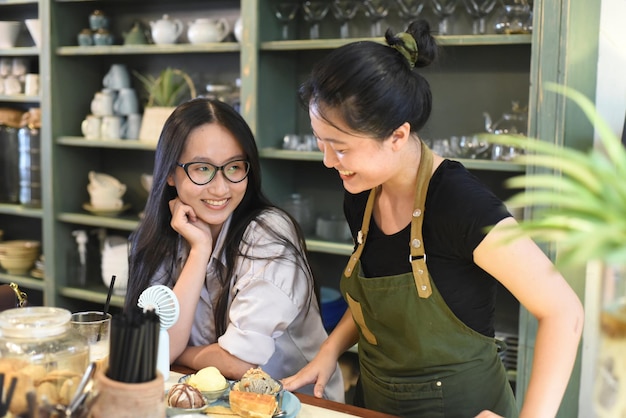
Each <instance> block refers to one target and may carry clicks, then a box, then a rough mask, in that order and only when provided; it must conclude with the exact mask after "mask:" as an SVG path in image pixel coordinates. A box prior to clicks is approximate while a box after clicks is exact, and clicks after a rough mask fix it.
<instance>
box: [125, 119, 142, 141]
mask: <svg viewBox="0 0 626 418" xmlns="http://www.w3.org/2000/svg"><path fill="white" fill-rule="evenodd" d="M141 121H142V115H141V113H131V114H130V115H128V116H126V135H124V138H125V139H139V132H140V131H141Z"/></svg>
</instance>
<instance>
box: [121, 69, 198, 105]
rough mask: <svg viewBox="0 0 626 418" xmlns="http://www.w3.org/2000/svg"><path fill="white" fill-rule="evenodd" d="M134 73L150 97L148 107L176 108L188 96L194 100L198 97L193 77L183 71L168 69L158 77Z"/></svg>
mask: <svg viewBox="0 0 626 418" xmlns="http://www.w3.org/2000/svg"><path fill="white" fill-rule="evenodd" d="M133 73H134V74H135V77H137V79H138V80H139V81H140V82H141V84H142V85H143V87H144V89H145V91H146V93H147V95H148V98H147V104H146V107H152V106H163V107H174V106H177V105H179V104H180V103H181V102H182V100H183V98H184V97H185V95H187V94H189V95H190V96H191V97H192V98H194V97H196V89H195V87H194V85H193V81H192V80H191V77H189V75H188V74H187V73H185V72H184V71H182V70H179V69H176V68H170V67H167V68H166V69H164V70H163V71H161V73H160V74H159V76H158V77H155V76H153V75H151V74H147V75H143V74H140V73H138V72H136V71H134V72H133Z"/></svg>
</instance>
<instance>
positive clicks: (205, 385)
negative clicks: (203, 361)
mask: <svg viewBox="0 0 626 418" xmlns="http://www.w3.org/2000/svg"><path fill="white" fill-rule="evenodd" d="M187 383H189V384H190V385H191V386H193V387H195V388H196V389H198V390H199V391H201V392H212V391H214V390H220V389H224V387H226V378H224V376H222V373H220V371H219V370H218V369H217V368H216V367H212V366H211V367H205V368H204V369H200V370H198V371H197V372H196V373H195V374H192V375H191V376H189V380H188V381H187Z"/></svg>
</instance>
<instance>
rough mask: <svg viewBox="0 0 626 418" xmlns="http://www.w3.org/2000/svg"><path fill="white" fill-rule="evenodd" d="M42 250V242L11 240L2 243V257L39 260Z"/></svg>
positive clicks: (0, 251)
mask: <svg viewBox="0 0 626 418" xmlns="http://www.w3.org/2000/svg"><path fill="white" fill-rule="evenodd" d="M40 250H41V242H40V241H34V240H9V241H2V242H0V256H4V257H9V258H15V257H27V256H28V257H30V256H33V257H35V258H37V256H38V255H39V251H40Z"/></svg>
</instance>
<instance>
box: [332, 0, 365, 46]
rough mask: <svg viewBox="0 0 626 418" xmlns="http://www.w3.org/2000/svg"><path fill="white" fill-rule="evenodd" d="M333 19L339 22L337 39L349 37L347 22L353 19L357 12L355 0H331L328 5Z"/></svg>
mask: <svg viewBox="0 0 626 418" xmlns="http://www.w3.org/2000/svg"><path fill="white" fill-rule="evenodd" d="M330 7H331V10H332V12H333V16H335V19H337V20H338V21H339V24H340V25H339V37H340V38H342V39H345V38H348V37H349V36H350V28H349V22H350V20H352V19H354V16H356V12H357V11H358V10H359V2H358V1H356V0H333V2H332V3H331V5H330Z"/></svg>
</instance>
